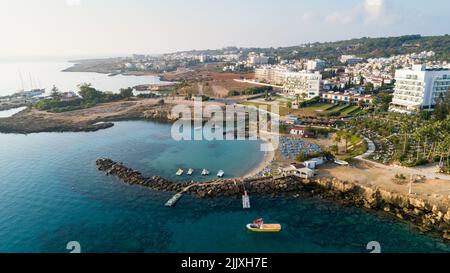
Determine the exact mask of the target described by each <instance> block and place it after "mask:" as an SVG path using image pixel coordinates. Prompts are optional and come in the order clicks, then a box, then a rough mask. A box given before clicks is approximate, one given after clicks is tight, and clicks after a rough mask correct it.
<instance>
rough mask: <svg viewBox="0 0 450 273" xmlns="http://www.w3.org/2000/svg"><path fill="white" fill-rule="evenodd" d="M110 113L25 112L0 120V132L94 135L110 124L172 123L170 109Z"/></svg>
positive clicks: (153, 108) (134, 109)
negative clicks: (88, 133) (136, 121)
mask: <svg viewBox="0 0 450 273" xmlns="http://www.w3.org/2000/svg"><path fill="white" fill-rule="evenodd" d="M100 107H102V106H100ZM113 110H114V109H113ZM113 110H107V111H105V113H104V114H103V113H102V114H101V115H99V114H97V113H96V112H95V111H96V108H91V109H83V110H77V111H73V112H65V113H48V112H42V111H37V110H35V109H28V110H24V111H22V112H20V113H18V114H16V115H14V116H12V117H8V118H2V119H0V133H6V134H31V133H43V132H58V133H62V132H95V131H99V130H103V129H108V128H111V127H113V126H114V123H113V122H114V121H128V120H149V121H156V122H172V121H174V120H175V119H174V118H172V117H171V113H170V106H156V105H152V106H142V107H134V108H130V109H128V110H126V111H122V112H120V113H115V112H114V111H113ZM89 111H92V112H93V113H90V112H89Z"/></svg>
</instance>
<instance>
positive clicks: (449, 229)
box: [96, 158, 450, 241]
mask: <svg viewBox="0 0 450 273" xmlns="http://www.w3.org/2000/svg"><path fill="white" fill-rule="evenodd" d="M96 165H97V168H98V170H99V171H102V172H105V174H106V175H107V176H109V175H111V176H115V177H118V178H119V179H120V180H121V181H122V182H123V183H126V184H129V185H135V186H141V187H144V188H147V189H150V190H154V191H161V192H171V193H180V194H183V193H186V194H191V195H193V196H196V197H198V198H215V197H231V196H241V195H242V194H244V190H245V191H247V192H248V194H255V195H278V194H293V196H298V195H301V194H307V195H309V196H315V197H318V198H322V199H326V200H330V201H333V202H337V203H341V204H343V205H349V206H354V207H357V208H361V209H370V210H373V211H377V212H381V213H383V214H384V216H386V217H388V216H389V217H395V218H397V220H398V221H403V222H406V223H410V224H412V225H413V226H414V227H416V228H417V229H418V230H419V231H421V232H422V233H427V234H429V235H433V234H439V235H440V237H441V238H442V240H444V241H450V207H449V206H446V207H445V208H440V207H438V206H437V205H436V204H435V202H433V201H430V200H427V199H422V198H420V197H418V196H410V195H407V194H404V193H397V192H394V191H391V190H388V189H384V188H380V187H377V186H366V185H363V184H360V183H357V182H349V181H345V180H341V179H337V178H330V177H328V178H323V177H319V178H314V179H302V178H299V177H297V176H294V175H291V176H282V177H278V178H275V177H272V176H268V177H261V178H247V179H242V178H233V179H223V180H212V181H209V182H202V183H195V182H193V181H192V182H185V183H174V182H172V181H170V180H167V179H164V178H162V177H159V176H153V177H144V176H143V175H142V174H141V173H140V172H139V171H136V170H133V169H131V168H128V167H126V166H125V165H123V164H121V163H117V162H115V161H113V160H111V159H106V158H101V159H98V160H97V162H96Z"/></svg>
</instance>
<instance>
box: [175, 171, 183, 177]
mask: <svg viewBox="0 0 450 273" xmlns="http://www.w3.org/2000/svg"><path fill="white" fill-rule="evenodd" d="M183 173H184V171H183V169H178V171H177V173H176V175H178V176H182V175H183Z"/></svg>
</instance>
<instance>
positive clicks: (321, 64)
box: [306, 59, 327, 71]
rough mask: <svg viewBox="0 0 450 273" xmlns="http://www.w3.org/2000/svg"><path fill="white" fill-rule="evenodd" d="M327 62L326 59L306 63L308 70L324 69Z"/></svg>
mask: <svg viewBox="0 0 450 273" xmlns="http://www.w3.org/2000/svg"><path fill="white" fill-rule="evenodd" d="M326 65H327V63H326V62H325V61H324V60H319V59H315V60H309V61H308V62H307V63H306V67H307V69H308V71H323V70H324V69H325V67H326Z"/></svg>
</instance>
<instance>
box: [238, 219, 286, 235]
mask: <svg viewBox="0 0 450 273" xmlns="http://www.w3.org/2000/svg"><path fill="white" fill-rule="evenodd" d="M246 227H247V230H249V231H252V232H271V233H276V232H280V231H281V225H280V224H264V221H263V219H257V220H255V221H253V223H251V224H247V226H246Z"/></svg>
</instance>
